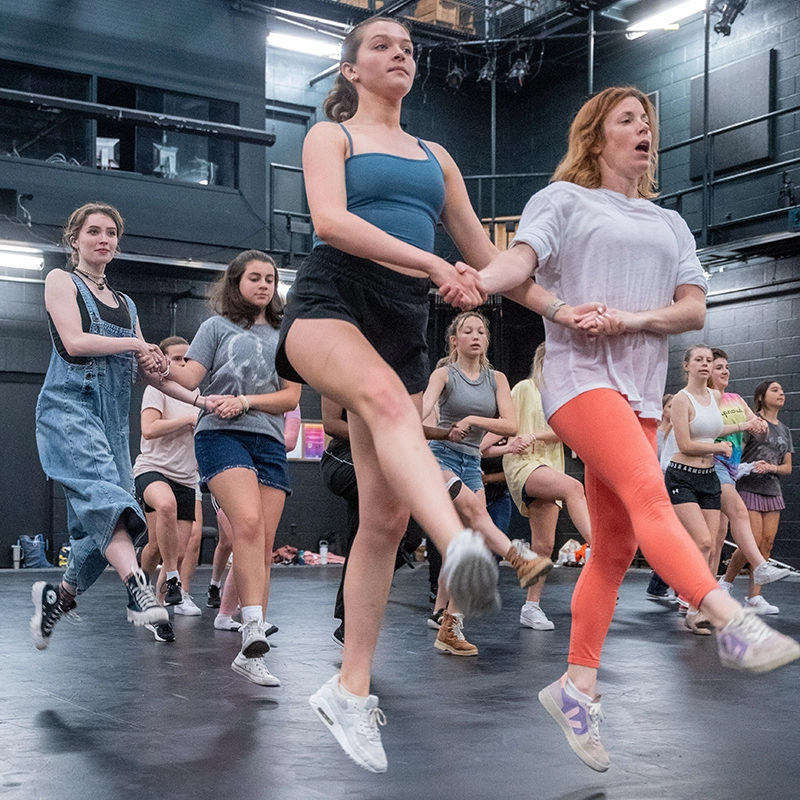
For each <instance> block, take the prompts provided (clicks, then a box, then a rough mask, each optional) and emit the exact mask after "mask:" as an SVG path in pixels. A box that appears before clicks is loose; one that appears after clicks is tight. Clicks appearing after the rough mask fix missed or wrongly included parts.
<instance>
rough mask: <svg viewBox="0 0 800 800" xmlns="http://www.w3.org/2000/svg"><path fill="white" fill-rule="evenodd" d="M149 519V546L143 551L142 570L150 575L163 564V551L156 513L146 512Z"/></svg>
mask: <svg viewBox="0 0 800 800" xmlns="http://www.w3.org/2000/svg"><path fill="white" fill-rule="evenodd" d="M145 518H146V519H147V544H146V545H145V546H144V549H143V550H142V570H143V571H144V572H146V573H147V574H148V575H152V574H153V571H154V570H155V569H156V567H158V565H159V564H160V563H161V549H160V548H159V546H158V528H157V527H156V512H155V511H147V512H145Z"/></svg>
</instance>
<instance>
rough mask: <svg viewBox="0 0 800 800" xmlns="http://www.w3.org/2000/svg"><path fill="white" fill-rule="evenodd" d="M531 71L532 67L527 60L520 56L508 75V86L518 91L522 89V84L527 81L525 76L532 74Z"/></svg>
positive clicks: (513, 90)
mask: <svg viewBox="0 0 800 800" xmlns="http://www.w3.org/2000/svg"><path fill="white" fill-rule="evenodd" d="M530 72H531V68H530V65H529V64H528V62H527V60H526V59H524V58H522V57H521V56H520V57H519V58H518V59H517V60H516V61H515V62H514V63H513V64H512V65H511V69H510V70H509V71H508V75H506V81H505V82H506V88H507V89H510V90H511V91H512V92H518V91H519V90H520V89H522V84H523V83H524V82H525V78H527V77H528V75H530Z"/></svg>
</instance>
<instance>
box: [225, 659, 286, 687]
mask: <svg viewBox="0 0 800 800" xmlns="http://www.w3.org/2000/svg"><path fill="white" fill-rule="evenodd" d="M231 669H232V670H233V671H234V672H235V673H236V674H237V675H242V676H243V677H245V678H247V680H249V681H252V682H253V683H257V684H258V685H259V686H280V685H281V680H280V678H276V677H275V676H274V675H273V674H272V673H271V672H270V671H269V670H268V669H267V664H266V662H265V661H264V657H263V656H261V658H245V657H244V656H243V655H242V654H241V653H239V654H238V655H237V656H236V658H234V659H233V663H232V664H231Z"/></svg>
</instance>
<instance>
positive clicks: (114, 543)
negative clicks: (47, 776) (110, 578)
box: [103, 522, 139, 581]
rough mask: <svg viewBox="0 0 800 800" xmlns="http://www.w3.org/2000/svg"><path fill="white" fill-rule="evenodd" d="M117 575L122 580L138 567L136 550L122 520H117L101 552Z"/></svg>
mask: <svg viewBox="0 0 800 800" xmlns="http://www.w3.org/2000/svg"><path fill="white" fill-rule="evenodd" d="M103 555H104V556H105V558H106V561H108V563H109V564H111V566H112V567H113V568H114V569H115V570H116V572H117V575H119V577H120V578H121V579H122V580H123V581H124V580H125V578H127V577H128V576H129V575H130V574H131V573H132V572H135V571H136V570H138V569H139V564H138V563H137V561H136V550H134V548H133V542H132V541H131V537H130V535H129V534H128V531H127V529H126V528H125V526H124V525H123V524H122V522H117V526H116V527H115V528H114V533H113V534H112V535H111V541H110V542H109V543H108V547H107V548H106V551H105V553H104V554H103Z"/></svg>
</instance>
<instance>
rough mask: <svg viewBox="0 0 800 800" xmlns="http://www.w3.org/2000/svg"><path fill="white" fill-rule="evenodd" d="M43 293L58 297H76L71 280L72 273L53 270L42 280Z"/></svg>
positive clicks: (73, 283)
mask: <svg viewBox="0 0 800 800" xmlns="http://www.w3.org/2000/svg"><path fill="white" fill-rule="evenodd" d="M44 288H45V292H47V293H48V294H49V295H57V296H59V297H70V296H71V297H76V296H77V294H78V288H77V287H76V286H75V282H74V281H73V280H72V273H71V272H67V270H65V269H53V270H50V272H48V273H47V277H46V278H45V279H44Z"/></svg>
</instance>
